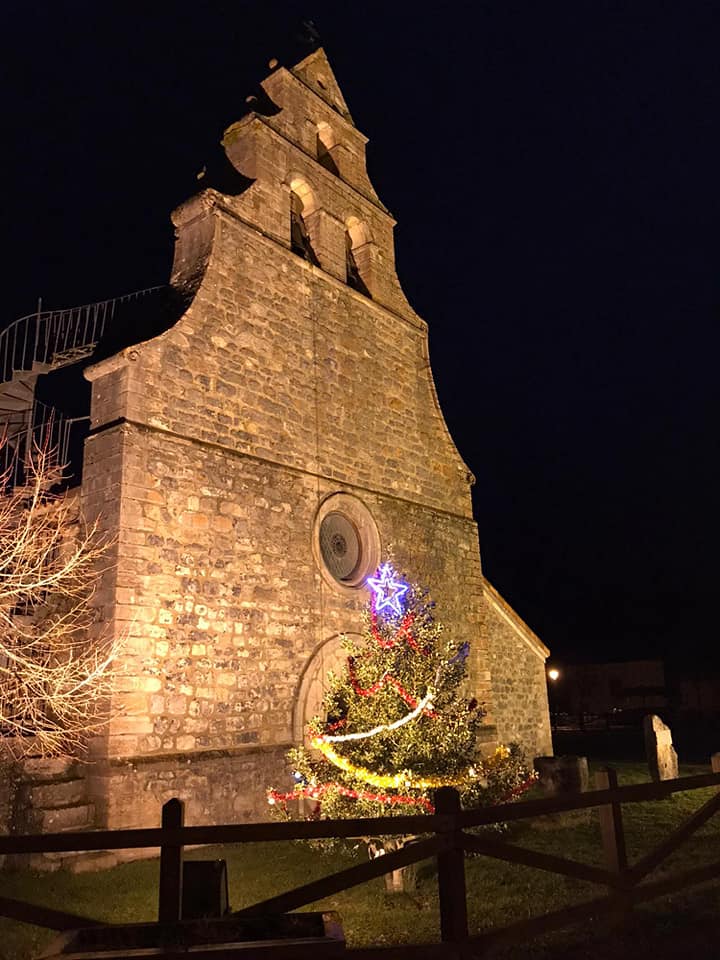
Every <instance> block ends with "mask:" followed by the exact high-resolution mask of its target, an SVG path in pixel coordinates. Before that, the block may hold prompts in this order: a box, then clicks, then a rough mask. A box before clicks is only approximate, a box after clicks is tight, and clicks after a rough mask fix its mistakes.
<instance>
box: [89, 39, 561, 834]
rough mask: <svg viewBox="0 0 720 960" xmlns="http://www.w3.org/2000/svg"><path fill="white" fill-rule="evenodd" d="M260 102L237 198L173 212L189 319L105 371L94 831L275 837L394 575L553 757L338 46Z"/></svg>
mask: <svg viewBox="0 0 720 960" xmlns="http://www.w3.org/2000/svg"><path fill="white" fill-rule="evenodd" d="M263 90H264V94H265V99H264V100H263V101H262V103H261V102H259V101H258V102H257V104H256V107H257V109H255V107H252V108H251V110H250V112H249V113H247V114H246V115H245V116H244V117H243V118H242V119H241V120H240V121H239V122H237V123H235V124H233V125H232V126H231V127H230V128H229V129H228V130H227V131H226V133H225V138H224V142H223V146H224V149H225V154H226V157H227V160H228V161H229V164H230V165H232V168H233V171H234V173H235V174H236V175H237V178H238V181H239V182H241V184H242V185H241V187H240V188H239V189H237V190H234V191H231V192H228V193H224V192H223V191H222V190H221V189H218V188H217V187H215V186H213V185H212V184H210V185H209V186H207V187H206V188H205V189H203V190H202V191H201V192H200V193H199V194H197V195H196V196H194V197H193V198H192V199H190V200H188V201H187V202H186V203H184V204H183V205H182V206H181V207H180V208H178V209H177V210H176V211H175V212H174V214H173V221H174V223H175V227H176V235H177V241H176V252H175V262H174V266H173V273H172V277H171V286H172V288H173V290H174V291H176V292H179V294H180V295H181V296H182V299H183V303H184V307H183V311H182V314H181V315H180V316H179V318H178V319H177V320H176V321H175V322H174V323H173V324H172V325H170V326H169V327H168V328H167V329H165V330H163V332H160V333H159V334H158V335H156V336H152V337H150V338H149V339H143V338H142V337H138V338H137V342H134V343H132V344H131V345H129V346H125V347H123V348H122V349H120V350H119V351H117V352H113V353H110V354H109V355H106V356H105V357H104V358H103V359H99V360H98V359H97V358H96V357H95V358H93V359H92V360H91V362H90V365H89V366H87V367H86V369H85V377H86V378H87V379H88V380H89V381H90V382H91V385H92V402H91V430H90V434H89V436H88V438H87V440H86V441H85V449H84V466H83V480H82V489H81V497H82V504H83V509H84V511H85V513H86V514H87V515H88V516H89V517H91V518H93V517H99V518H100V522H101V524H102V527H103V528H104V529H105V530H106V531H107V532H108V533H109V534H110V536H111V537H112V539H113V556H112V561H113V563H112V568H111V569H108V571H107V572H106V573H105V574H104V577H103V581H102V587H101V590H100V591H99V593H98V595H97V598H96V602H97V603H98V604H99V606H100V608H101V611H100V612H101V617H102V619H103V620H104V621H106V622H107V623H109V624H110V625H111V628H112V630H113V631H114V632H115V633H116V634H117V635H119V636H121V637H122V638H123V644H122V648H123V653H122V656H121V659H120V662H119V663H118V665H117V666H118V670H117V675H118V691H117V695H116V702H115V703H114V704H113V705H112V709H111V720H110V723H109V725H108V727H107V730H106V732H105V734H104V735H103V736H102V737H101V738H99V739H98V740H97V741H96V742H95V743H94V745H93V762H92V764H91V765H90V767H89V771H88V775H89V798H90V801H91V802H92V804H93V807H94V811H95V822H96V823H97V825H98V826H111V827H124V826H140V825H154V824H156V823H157V822H158V819H159V813H160V807H161V804H162V803H163V802H164V801H165V800H167V799H168V798H169V797H171V796H177V797H181V798H183V799H184V800H185V801H186V810H187V813H186V820H187V822H188V823H190V824H193V823H204V822H210V821H215V822H223V821H224V822H227V821H234V820H245V819H251V818H253V819H265V818H266V816H267V808H266V807H265V789H266V787H267V786H269V785H270V784H276V785H277V784H282V783H283V782H287V781H286V777H287V773H286V769H285V762H284V755H285V753H286V751H287V749H288V747H289V746H290V745H292V744H293V743H296V742H297V741H298V740H300V739H301V738H302V735H303V728H304V725H305V722H306V721H307V720H308V719H309V718H310V717H311V716H312V715H313V714H314V712H315V711H316V709H317V706H318V704H319V702H320V699H321V696H322V687H323V680H324V677H325V675H326V673H327V670H328V669H329V668H331V667H332V666H333V665H334V664H337V663H338V658H339V656H340V655H341V654H340V649H339V644H340V640H339V638H340V637H341V635H343V634H353V633H358V632H359V631H360V617H361V611H362V610H363V608H364V606H365V604H366V602H367V599H368V592H367V589H366V587H365V585H364V582H365V578H366V577H367V576H368V575H369V574H371V573H372V571H373V570H374V569H375V568H376V567H377V565H378V563H379V562H380V561H381V560H386V559H388V558H392V560H393V563H394V564H395V566H396V567H397V569H399V570H401V571H402V572H403V573H404V574H406V575H407V576H408V577H410V578H412V579H413V580H416V581H418V582H420V583H423V584H425V585H427V586H428V588H429V589H430V591H431V593H432V595H433V597H434V599H435V600H436V601H437V609H438V616H439V618H440V619H441V620H442V621H443V623H444V624H445V625H446V629H447V630H448V631H451V632H452V635H453V637H454V638H456V639H457V642H458V644H460V643H462V642H463V641H467V642H469V644H470V650H471V655H470V661H469V666H470V676H471V681H470V682H471V686H472V694H473V695H474V696H476V697H477V698H478V699H479V700H480V701H481V702H483V703H485V705H486V708H487V718H486V721H487V725H486V728H485V740H486V743H487V744H488V745H490V744H495V743H496V742H498V741H500V742H505V743H508V742H511V741H518V742H520V743H521V745H522V746H523V747H524V748H525V750H526V752H527V754H528V756H529V757H530V758H532V756H534V755H538V754H547V753H550V752H552V747H551V738H550V726H549V717H548V704H547V693H546V682H545V666H544V664H545V659H546V657H547V654H548V651H547V649H546V648H545V647H544V646H543V644H542V643H541V642H540V641H539V640H538V638H537V637H536V636H535V635H534V634H533V633H532V631H531V630H530V629H529V628H528V627H527V626H526V625H525V624H524V623H523V622H522V620H520V618H519V617H518V616H517V615H516V614H515V613H514V611H513V610H512V609H511V607H510V606H509V605H508V604H507V603H506V602H505V601H504V600H503V598H502V597H500V596H499V594H498V593H497V592H496V591H495V590H494V589H493V588H492V586H491V585H490V584H489V583H488V582H487V581H486V580H485V578H484V576H483V573H482V569H481V562H480V552H479V546H478V531H477V527H476V524H475V522H474V520H473V516H472V507H471V500H470V486H471V483H472V482H473V478H472V476H471V474H470V472H469V470H468V468H467V466H466V465H465V463H464V462H463V460H462V458H461V456H460V454H459V453H458V451H457V449H456V447H455V445H454V443H453V440H452V438H451V436H450V434H449V432H448V429H447V427H446V424H445V421H444V419H443V415H442V411H441V409H440V406H439V404H438V398H437V395H436V392H435V387H434V384H433V379H432V373H431V369H430V363H429V356H428V337H427V326H426V323H425V322H424V320H422V319H421V318H420V317H418V316H417V314H416V313H415V312H414V310H413V309H412V307H411V306H410V304H409V303H408V302H407V300H406V298H405V296H404V294H403V292H402V289H401V287H400V284H399V282H398V279H397V275H396V272H395V257H394V246H393V225H394V221H393V219H392V217H391V215H390V214H389V213H388V211H387V210H386V209H385V207H384V206H383V204H382V202H381V200H380V199H379V198H378V196H377V195H376V193H375V191H374V189H373V187H372V185H371V183H370V181H369V179H368V175H367V171H366V163H365V144H366V138H365V137H364V136H363V135H362V134H361V133H360V132H359V131H358V130H357V129H356V127H355V126H354V124H353V121H352V118H351V116H350V113H349V111H348V108H347V105H346V104H345V101H344V99H343V96H342V93H341V92H340V89H339V87H338V85H337V82H336V80H335V77H334V76H333V73H332V70H331V68H330V66H329V64H328V61H327V59H326V57H325V54H324V53H323V51H322V50H318V51H316V52H315V53H313V54H311V55H310V56H309V57H307V58H306V59H304V60H303V61H302V62H301V63H299V64H297V65H296V66H294V67H292V68H290V69H288V68H286V67H283V66H277V65H274V64H273V69H272V71H271V73H270V74H269V76H268V77H267V79H266V80H265V81H264V83H263Z"/></svg>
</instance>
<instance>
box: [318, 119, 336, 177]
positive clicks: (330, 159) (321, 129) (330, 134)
mask: <svg viewBox="0 0 720 960" xmlns="http://www.w3.org/2000/svg"><path fill="white" fill-rule="evenodd" d="M336 146H337V141H336V139H335V133H334V131H333V129H332V127H331V126H330V124H329V123H325V121H321V122H320V123H319V124H318V126H317V158H318V163H320V164H322V166H323V167H325V169H326V170H329V171H330V173H334V174H335V176H339V175H340V170H339V169H338V165H337V162H336V160H335V157H334V156H333V152H334V149H333V148H334V147H336Z"/></svg>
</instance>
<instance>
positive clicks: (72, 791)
mask: <svg viewBox="0 0 720 960" xmlns="http://www.w3.org/2000/svg"><path fill="white" fill-rule="evenodd" d="M86 799H87V784H86V781H85V778H82V779H80V780H63V781H60V782H59V783H43V784H41V785H40V786H37V787H32V788H31V790H30V804H31V806H32V807H33V808H34V809H44V810H49V809H55V808H57V807H70V806H73V805H74V804H81V803H83V802H84V801H85V800H86Z"/></svg>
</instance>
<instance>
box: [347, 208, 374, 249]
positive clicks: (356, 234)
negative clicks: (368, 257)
mask: <svg viewBox="0 0 720 960" xmlns="http://www.w3.org/2000/svg"><path fill="white" fill-rule="evenodd" d="M345 231H346V233H347V234H348V236H349V237H350V243H351V244H352V248H353V250H357V248H358V247H362V246H363V244H365V243H370V242H371V240H372V234H371V233H370V228H369V227H368V225H367V223H365V221H364V220H361V219H360V218H359V217H356V216H354V215H351V216H349V217H347V218H346V220H345Z"/></svg>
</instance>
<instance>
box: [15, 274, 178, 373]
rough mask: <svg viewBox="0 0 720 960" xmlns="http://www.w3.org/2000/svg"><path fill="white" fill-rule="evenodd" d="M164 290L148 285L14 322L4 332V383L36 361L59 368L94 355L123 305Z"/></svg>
mask: <svg viewBox="0 0 720 960" xmlns="http://www.w3.org/2000/svg"><path fill="white" fill-rule="evenodd" d="M162 289H163V287H162V286H155V287H147V288H146V289H145V290H136V291H134V292H133V293H126V294H124V295H123V296H121V297H114V298H113V299H112V300H100V301H98V302H97V303H88V304H84V305H83V306H80V307H69V308H67V309H65V310H38V311H36V312H35V313H30V314H28V315H27V316H25V317H20V318H19V319H18V320H15V321H13V323H11V324H10V325H9V326H8V327H6V328H5V329H4V330H3V331H2V333H0V383H8V382H9V381H10V380H12V379H13V377H14V375H15V374H16V373H18V372H19V371H22V370H26V371H28V372H30V371H31V370H32V369H33V365H35V364H43V365H47V366H48V367H59V366H64V365H65V364H68V363H72V362H74V361H75V360H80V359H82V358H83V357H86V356H90V354H91V353H92V352H93V350H94V349H95V347H96V345H97V343H98V341H99V340H100V338H101V337H102V335H103V333H104V332H105V327H106V325H107V324H108V322H109V321H111V320H112V319H113V317H114V315H115V310H116V308H117V307H118V306H119V305H120V304H123V303H128V302H130V301H131V300H136V299H139V298H140V297H143V296H146V295H148V294H151V293H156V292H157V291H158V290H162Z"/></svg>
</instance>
